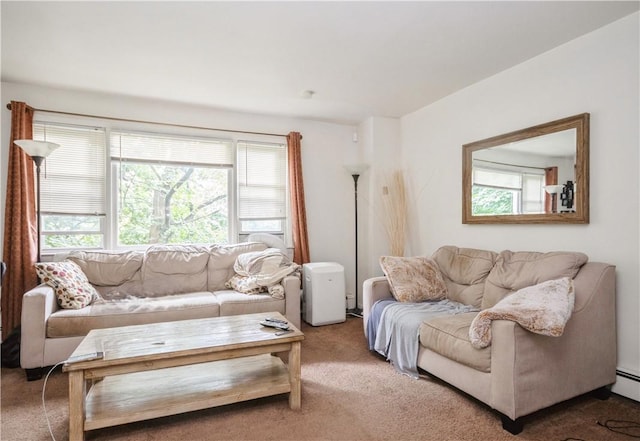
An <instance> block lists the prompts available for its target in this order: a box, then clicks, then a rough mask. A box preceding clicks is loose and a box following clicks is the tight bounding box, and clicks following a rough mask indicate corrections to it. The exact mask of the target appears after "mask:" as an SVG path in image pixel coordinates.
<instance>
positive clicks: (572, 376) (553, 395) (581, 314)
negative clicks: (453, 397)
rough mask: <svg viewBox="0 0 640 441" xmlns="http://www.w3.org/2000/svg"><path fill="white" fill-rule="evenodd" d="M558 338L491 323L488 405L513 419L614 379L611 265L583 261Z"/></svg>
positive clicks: (517, 327)
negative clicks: (571, 305)
mask: <svg viewBox="0 0 640 441" xmlns="http://www.w3.org/2000/svg"><path fill="white" fill-rule="evenodd" d="M574 288H575V294H576V303H575V305H576V306H575V307H574V311H573V313H572V315H571V318H570V319H569V321H568V322H567V324H566V326H565V329H564V332H563V334H562V336H560V337H548V336H544V335H538V334H534V333H531V332H529V331H527V330H525V329H524V328H522V327H520V326H519V325H518V324H516V323H515V322H512V321H506V320H496V321H494V322H493V323H492V325H491V334H492V343H491V381H492V384H491V403H490V404H491V406H492V407H493V408H494V409H496V410H498V411H499V412H501V413H503V414H504V415H506V416H508V417H509V418H511V419H513V420H515V419H516V418H519V417H520V416H524V415H528V414H530V413H532V412H535V411H536V410H539V409H542V408H545V407H548V406H550V405H553V404H555V403H558V402H560V401H564V400H567V399H569V398H573V397H575V396H578V395H581V394H584V393H587V392H590V391H592V390H595V389H598V388H600V387H603V386H607V385H610V384H612V383H614V382H615V379H616V320H615V309H616V307H615V267H613V266H612V265H607V264H603V263H597V262H591V263H587V264H586V265H585V266H584V267H583V268H582V269H581V270H580V272H579V273H578V274H577V275H576V277H575V279H574Z"/></svg>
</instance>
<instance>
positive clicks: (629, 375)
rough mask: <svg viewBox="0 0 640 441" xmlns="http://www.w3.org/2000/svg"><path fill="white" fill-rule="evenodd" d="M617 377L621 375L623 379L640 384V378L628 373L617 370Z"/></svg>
mask: <svg viewBox="0 0 640 441" xmlns="http://www.w3.org/2000/svg"><path fill="white" fill-rule="evenodd" d="M616 375H619V376H621V377H624V378H627V379H629V380H633V381H637V382H638V383H640V377H639V376H637V375H633V374H630V373H628V372H624V371H619V370H616Z"/></svg>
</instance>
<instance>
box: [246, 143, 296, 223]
mask: <svg viewBox="0 0 640 441" xmlns="http://www.w3.org/2000/svg"><path fill="white" fill-rule="evenodd" d="M286 155H287V149H286V147H285V145H284V144H268V143H255V142H248V141H241V142H238V222H239V231H240V234H248V233H253V232H258V231H265V232H270V233H274V234H278V235H282V234H283V233H284V224H285V221H286V213H287V203H286V201H287V198H286V194H287V158H286Z"/></svg>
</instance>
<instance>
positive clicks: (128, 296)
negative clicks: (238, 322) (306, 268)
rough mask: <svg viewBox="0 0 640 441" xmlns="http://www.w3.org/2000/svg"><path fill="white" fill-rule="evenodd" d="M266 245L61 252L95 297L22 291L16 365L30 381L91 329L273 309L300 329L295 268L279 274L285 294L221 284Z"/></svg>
mask: <svg viewBox="0 0 640 441" xmlns="http://www.w3.org/2000/svg"><path fill="white" fill-rule="evenodd" d="M265 249H267V245H266V244H264V243H259V242H248V243H241V244H235V245H212V246H207V247H202V246H170V245H168V246H152V247H150V248H149V249H147V250H146V251H128V252H109V251H103V252H101V251H95V252H72V253H69V254H68V255H63V256H62V257H63V258H66V259H68V260H71V261H73V262H75V263H76V264H77V265H78V266H79V267H80V268H81V269H82V271H83V272H84V274H85V275H86V277H87V279H88V281H89V282H90V283H91V285H93V286H94V287H95V288H96V290H97V291H98V293H99V294H100V298H99V299H98V301H94V302H93V303H92V304H90V305H89V306H86V307H83V308H81V309H62V308H60V307H59V305H58V302H57V300H56V296H55V295H54V291H53V289H52V288H51V287H50V286H48V285H46V284H41V285H39V286H37V287H35V288H33V289H32V290H30V291H29V292H27V293H25V294H24V297H23V301H22V324H21V327H22V335H21V345H20V365H21V367H22V368H23V369H25V370H26V374H27V378H28V379H29V380H33V379H38V378H41V376H42V368H43V367H45V366H51V365H54V364H56V363H58V362H60V361H64V360H66V359H67V358H68V357H69V355H70V354H71V353H72V352H73V350H74V349H75V348H76V347H77V346H78V344H79V343H80V342H81V341H82V339H83V337H84V336H85V335H86V334H87V333H88V332H89V331H90V330H91V329H96V328H106V327H114V326H127V325H134V324H145V323H155V322H165V321H174V320H185V319H195V318H207V317H217V316H227V315H235V314H249V313H258V312H272V311H276V312H280V313H282V314H283V315H284V316H286V318H287V319H288V320H289V321H290V322H291V323H293V324H294V325H295V326H297V327H299V326H300V295H301V284H300V277H299V275H298V274H297V272H296V273H293V274H290V275H287V276H286V277H284V279H282V281H281V285H282V286H283V287H284V296H282V295H280V296H275V295H274V296H272V295H270V294H269V293H268V292H265V293H259V294H243V293H241V292H237V291H234V290H232V289H229V288H227V287H226V286H225V283H226V282H227V281H229V280H230V279H231V277H233V276H234V274H235V271H234V263H235V262H236V259H237V257H238V256H239V255H241V254H244V253H249V252H254V251H263V250H265ZM57 260H60V257H59V258H58V259H57ZM293 266H295V265H293ZM278 297H283V298H278Z"/></svg>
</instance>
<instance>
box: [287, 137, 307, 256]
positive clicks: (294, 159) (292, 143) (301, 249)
mask: <svg viewBox="0 0 640 441" xmlns="http://www.w3.org/2000/svg"><path fill="white" fill-rule="evenodd" d="M301 139H302V136H301V135H300V133H298V132H291V133H289V134H288V135H287V153H288V158H289V188H290V189H291V224H292V227H293V261H294V262H295V263H297V264H299V265H302V264H304V263H308V262H309V261H310V259H309V238H308V234H307V212H306V209H305V204H304V185H303V183H302V151H301V148H300V140H301Z"/></svg>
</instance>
